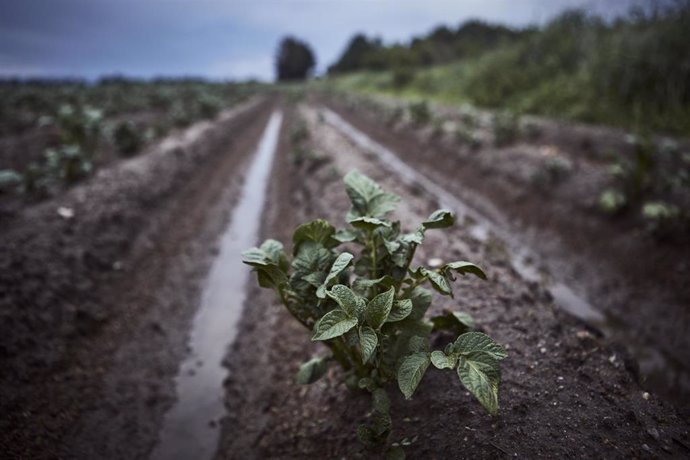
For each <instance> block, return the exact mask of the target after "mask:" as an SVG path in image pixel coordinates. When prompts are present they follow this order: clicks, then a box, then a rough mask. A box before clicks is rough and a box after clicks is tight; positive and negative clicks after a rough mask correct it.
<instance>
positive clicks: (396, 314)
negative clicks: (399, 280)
mask: <svg viewBox="0 0 690 460" xmlns="http://www.w3.org/2000/svg"><path fill="white" fill-rule="evenodd" d="M410 313H412V301H411V300H410V299H403V300H398V301H396V302H394V303H393V308H392V309H391V312H390V315H388V318H387V319H386V322H387V323H393V322H396V321H402V320H403V319H405V318H407V317H408V316H410Z"/></svg>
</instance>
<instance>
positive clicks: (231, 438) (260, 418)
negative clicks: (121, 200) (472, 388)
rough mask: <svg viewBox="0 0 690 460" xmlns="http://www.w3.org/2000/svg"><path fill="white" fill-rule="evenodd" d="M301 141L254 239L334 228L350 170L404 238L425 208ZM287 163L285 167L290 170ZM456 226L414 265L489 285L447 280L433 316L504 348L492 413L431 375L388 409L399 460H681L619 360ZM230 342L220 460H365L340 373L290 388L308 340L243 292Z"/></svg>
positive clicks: (672, 427)
mask: <svg viewBox="0 0 690 460" xmlns="http://www.w3.org/2000/svg"><path fill="white" fill-rule="evenodd" d="M302 115H303V116H305V118H306V119H307V121H308V126H309V130H310V133H311V141H310V146H311V148H312V149H313V150H312V153H311V154H309V155H307V157H306V158H302V157H299V158H298V157H295V156H288V155H286V153H287V152H285V151H283V154H282V155H281V157H280V160H279V161H280V163H279V165H280V167H279V168H278V169H279V171H280V173H279V175H278V176H277V177H276V180H275V183H274V188H273V192H272V194H271V195H270V196H271V198H270V201H269V202H268V203H267V204H268V209H269V213H268V214H267V217H266V221H265V229H264V232H263V235H264V236H265V237H274V238H275V237H277V238H279V239H281V240H282V241H284V242H288V241H289V238H290V232H291V229H292V228H294V226H295V225H296V224H297V223H299V222H300V221H301V220H303V219H306V218H316V217H323V218H327V219H329V220H331V221H332V222H333V223H334V224H336V225H337V226H341V227H342V226H343V225H344V221H343V216H344V214H345V212H346V210H347V209H348V207H349V202H348V199H347V196H346V195H345V192H344V189H343V187H342V182H341V181H342V177H343V175H344V174H345V173H347V172H348V171H349V170H350V169H352V168H357V169H359V170H361V171H362V172H365V173H366V174H368V175H370V176H371V177H372V178H373V179H375V180H377V181H379V182H380V183H381V184H382V185H383V186H384V188H386V189H388V190H390V191H393V192H395V193H397V194H399V195H400V196H402V197H403V202H404V203H405V204H404V206H401V207H400V208H399V209H398V211H396V214H395V217H397V218H399V219H401V220H402V222H403V227H404V229H406V230H412V228H413V226H414V225H416V224H417V223H418V222H419V221H421V220H422V219H423V218H424V217H426V216H427V215H428V214H429V213H430V212H431V211H433V210H434V209H435V208H436V207H437V206H438V203H435V202H434V200H433V199H430V198H429V197H428V196H427V195H426V194H425V192H424V191H423V190H420V189H419V188H415V187H411V186H409V185H406V184H405V183H403V182H402V181H400V180H399V179H398V178H397V177H396V175H395V174H393V173H391V172H390V171H389V170H387V169H386V168H385V165H381V164H378V163H376V162H375V161H373V160H372V159H371V158H370V157H369V156H368V155H367V154H366V152H362V151H361V150H359V149H358V148H356V147H355V146H353V145H352V144H351V143H350V142H349V141H348V140H347V139H346V138H345V137H344V136H343V135H342V134H341V133H339V132H337V131H336V130H335V129H334V128H332V127H331V126H329V125H327V124H325V123H323V122H322V121H320V120H321V118H320V117H319V115H318V113H317V111H316V110H314V109H313V108H303V110H302ZM291 159H292V161H291ZM468 228H469V223H467V225H465V224H464V223H460V224H459V225H458V227H457V228H455V229H454V230H452V231H451V232H448V233H447V234H444V235H440V234H436V235H430V237H429V239H428V242H425V245H424V246H422V248H424V250H423V251H419V253H418V255H417V257H418V258H419V259H418V260H420V261H423V260H427V259H429V258H431V257H441V258H442V259H451V258H452V259H466V260H471V261H474V262H477V263H478V264H480V265H481V266H482V267H483V268H484V269H486V270H487V271H488V274H489V281H488V282H481V281H478V280H469V279H467V280H464V279H463V280H459V281H458V282H457V291H458V293H459V295H458V296H457V299H456V301H455V302H450V301H449V300H448V299H440V298H438V299H435V303H434V307H433V308H435V309H437V310H440V309H442V308H451V309H457V310H462V311H467V312H469V313H471V314H472V315H473V316H474V317H475V318H476V320H477V322H478V324H479V325H480V328H481V329H482V330H484V331H485V332H487V333H489V334H490V335H491V336H492V337H495V338H496V339H497V340H498V341H499V342H501V343H503V344H505V345H507V346H508V348H509V353H510V357H509V359H508V360H506V361H505V362H504V364H503V383H502V390H501V406H502V408H501V411H500V413H499V416H498V417H490V416H488V415H486V414H485V413H484V411H483V410H482V409H481V407H480V406H479V404H478V403H477V402H476V401H474V400H473V399H472V398H471V397H470V395H469V394H468V393H467V392H465V391H464V390H463V389H462V387H461V386H460V384H459V382H457V378H456V377H455V378H454V376H453V375H449V374H444V373H441V372H440V371H436V370H433V369H432V370H431V371H429V372H428V373H427V376H426V377H425V378H424V381H423V382H422V384H421V385H420V388H419V390H418V392H417V394H416V395H415V397H414V399H413V400H412V401H410V402H404V401H402V397H401V395H399V392H398V390H397V389H396V388H391V391H390V393H391V395H392V396H393V409H392V412H393V418H394V427H395V428H394V433H393V435H392V438H393V439H392V440H393V441H398V442H400V441H403V440H405V441H406V442H408V443H410V446H409V447H407V452H408V455H409V457H410V458H449V459H450V458H461V457H462V458H469V457H473V458H496V457H499V456H503V455H507V456H513V455H517V456H518V457H525V458H560V457H566V456H568V457H577V458H612V457H613V458H623V457H637V458H642V457H647V456H682V455H686V454H687V452H688V451H687V450H686V449H687V448H686V447H685V446H687V445H689V444H690V440H689V439H688V426H687V425H686V424H685V423H684V422H683V421H681V420H680V419H679V418H678V417H677V415H675V413H674V411H673V410H672V409H671V408H669V407H668V406H665V405H664V404H663V403H662V402H660V401H659V400H658V399H657V398H656V397H655V396H654V395H651V396H650V395H649V394H647V393H645V392H644V391H643V390H642V389H641V388H640V387H639V385H638V384H637V383H636V381H635V378H634V376H633V375H632V374H631V373H630V372H629V369H628V367H629V366H628V364H629V363H630V361H629V358H628V356H627V355H626V353H625V351H624V350H618V349H613V348H610V347H609V346H608V345H607V344H606V342H605V341H604V340H603V339H602V338H601V337H600V336H599V335H598V334H597V333H596V331H593V330H590V329H589V328H588V327H587V326H586V325H585V324H584V323H582V322H580V321H578V320H576V319H574V318H572V317H570V316H568V315H566V314H564V313H563V312H561V311H560V310H558V309H557V308H555V306H554V305H553V302H552V301H551V298H550V296H549V295H548V293H547V292H546V291H545V290H544V289H543V288H542V287H541V286H540V285H538V284H537V283H531V282H528V281H525V280H524V279H522V278H521V277H520V276H519V274H518V273H516V272H515V271H514V270H513V269H512V268H511V265H510V260H509V259H508V257H507V254H506V251H505V247H504V245H503V244H502V242H501V241H497V240H496V239H493V238H489V240H488V241H486V242H482V241H480V240H478V239H476V238H475V237H473V236H472V235H471V233H470V232H469V231H468ZM240 330H241V331H243V333H240V336H239V337H238V340H237V342H236V343H235V345H234V346H233V348H232V350H231V351H230V353H229V354H228V358H227V363H228V368H229V370H230V377H229V378H228V381H227V383H226V388H227V409H228V412H229V414H230V415H229V416H228V418H227V419H226V420H225V421H224V423H223V438H222V443H221V450H220V452H219V455H218V457H219V458H237V459H240V458H241V459H247V458H286V459H287V458H308V457H309V458H311V457H313V458H345V457H347V458H368V457H370V456H371V454H370V453H368V452H367V451H365V450H364V449H363V448H362V447H361V446H360V445H359V444H358V443H357V441H356V437H355V434H354V428H355V426H356V425H357V424H358V423H359V422H361V421H362V420H363V415H364V414H366V412H367V410H368V404H369V402H368V398H367V397H366V395H364V394H354V393H350V392H348V391H347V390H346V389H345V387H344V385H342V384H341V383H339V382H340V381H341V380H340V379H339V376H340V371H339V370H331V371H330V372H329V374H328V376H327V378H325V379H323V380H322V381H319V382H317V383H316V384H313V385H311V386H308V387H299V386H297V385H295V384H294V382H293V379H294V374H295V372H296V370H297V368H298V366H299V364H300V363H301V362H303V361H304V360H306V359H308V358H309V357H310V356H311V355H312V354H313V353H315V352H318V346H315V345H313V344H311V343H310V341H309V338H308V334H307V333H306V331H304V330H302V329H301V327H300V326H298V325H297V324H296V323H295V322H294V321H292V320H291V319H290V318H289V315H288V314H286V313H285V312H284V311H283V310H282V307H280V306H279V305H277V304H276V302H275V299H273V296H272V295H271V293H270V292H266V291H261V290H259V289H258V288H254V287H252V288H251V291H250V295H249V300H248V301H247V303H246V306H245V315H244V318H243V320H242V323H241V326H240Z"/></svg>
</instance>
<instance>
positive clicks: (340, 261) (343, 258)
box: [316, 252, 354, 299]
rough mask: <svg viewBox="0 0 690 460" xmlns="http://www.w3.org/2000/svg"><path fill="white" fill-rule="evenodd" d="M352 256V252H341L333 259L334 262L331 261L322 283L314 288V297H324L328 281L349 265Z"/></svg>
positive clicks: (334, 278)
mask: <svg viewBox="0 0 690 460" xmlns="http://www.w3.org/2000/svg"><path fill="white" fill-rule="evenodd" d="M353 258H354V256H353V255H352V254H350V253H348V252H343V253H341V254H340V255H339V256H338V257H337V258H336V259H335V262H333V265H332V266H331V270H330V271H329V272H328V275H327V276H326V279H325V280H324V282H323V284H322V285H321V286H319V288H318V289H317V290H316V297H318V298H319V299H325V298H326V288H328V286H329V283H331V282H332V281H334V280H336V279H337V278H338V275H340V273H342V271H343V270H345V269H346V268H347V266H348V265H350V262H352V259H353Z"/></svg>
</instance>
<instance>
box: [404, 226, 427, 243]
mask: <svg viewBox="0 0 690 460" xmlns="http://www.w3.org/2000/svg"><path fill="white" fill-rule="evenodd" d="M402 241H403V242H405V243H414V244H417V245H419V244H422V243H423V242H424V227H420V228H418V229H417V230H415V231H414V232H412V233H408V234H406V235H404V236H403V237H402Z"/></svg>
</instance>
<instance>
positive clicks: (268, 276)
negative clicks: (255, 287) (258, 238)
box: [242, 240, 287, 288]
mask: <svg viewBox="0 0 690 460" xmlns="http://www.w3.org/2000/svg"><path fill="white" fill-rule="evenodd" d="M271 242H273V243H276V244H277V245H280V247H281V249H280V251H282V245H281V244H280V243H279V242H277V241H275V240H268V241H266V242H265V243H264V244H263V245H262V247H266V248H267V249H269V250H270V251H271V252H270V253H267V252H266V251H264V250H263V249H261V248H251V249H248V250H247V251H244V252H243V253H242V262H243V263H245V264H247V265H250V266H252V267H254V269H255V270H256V272H257V277H258V281H259V285H260V286H261V287H269V288H270V287H279V286H281V285H283V284H284V283H286V282H287V259H284V261H283V260H281V257H280V255H279V254H278V253H277V246H275V245H273V243H271ZM267 243H269V244H268V245H267ZM283 256H284V255H283ZM274 257H275V260H274ZM281 267H284V269H283V268H281Z"/></svg>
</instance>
